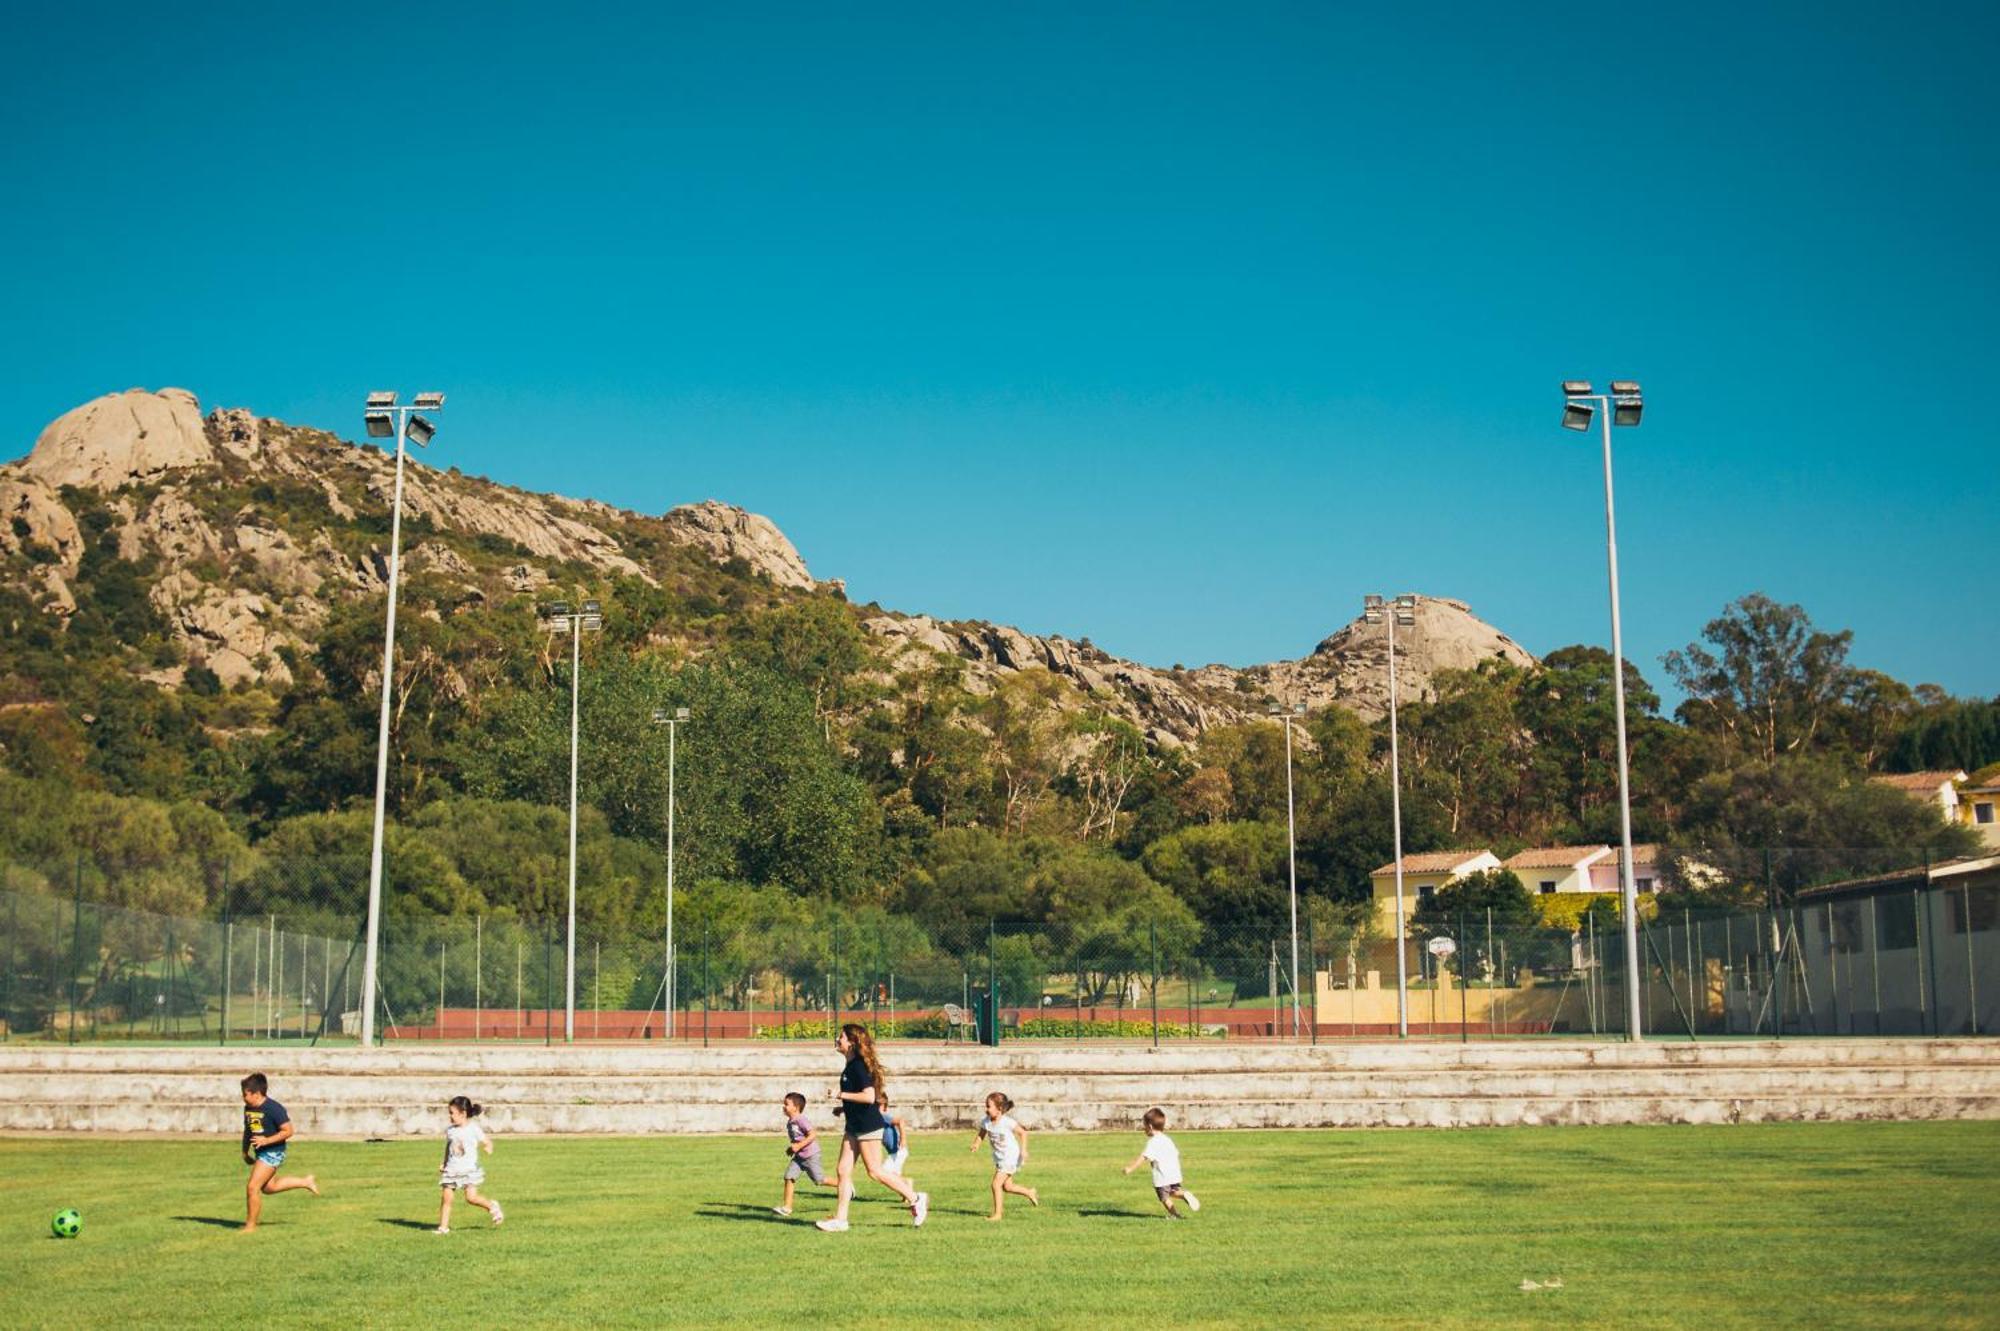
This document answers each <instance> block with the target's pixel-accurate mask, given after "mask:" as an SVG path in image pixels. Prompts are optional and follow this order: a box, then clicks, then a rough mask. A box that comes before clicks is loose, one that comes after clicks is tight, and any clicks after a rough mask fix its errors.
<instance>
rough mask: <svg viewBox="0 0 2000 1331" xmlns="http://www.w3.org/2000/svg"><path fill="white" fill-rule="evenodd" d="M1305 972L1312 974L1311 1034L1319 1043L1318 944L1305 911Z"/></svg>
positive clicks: (1307, 913) (1309, 917)
mask: <svg viewBox="0 0 2000 1331" xmlns="http://www.w3.org/2000/svg"><path fill="white" fill-rule="evenodd" d="M1306 962H1307V965H1306V974H1308V975H1310V976H1312V1036H1311V1041H1312V1043H1313V1044H1315V1045H1317V1044H1318V1043H1319V945H1318V944H1317V943H1315V942H1314V941H1313V917H1312V912H1311V911H1307V912H1306Z"/></svg>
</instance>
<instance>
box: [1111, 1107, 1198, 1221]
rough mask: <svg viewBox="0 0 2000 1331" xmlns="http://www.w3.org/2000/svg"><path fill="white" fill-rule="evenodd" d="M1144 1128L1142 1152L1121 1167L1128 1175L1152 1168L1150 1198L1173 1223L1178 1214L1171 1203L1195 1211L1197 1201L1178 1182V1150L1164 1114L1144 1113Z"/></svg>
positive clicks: (1159, 1112) (1196, 1198) (1179, 1177)
mask: <svg viewBox="0 0 2000 1331" xmlns="http://www.w3.org/2000/svg"><path fill="white" fill-rule="evenodd" d="M1141 1122H1142V1123H1143V1124H1144V1125H1145V1128H1146V1149H1145V1150H1143V1151H1141V1152H1139V1158H1138V1159H1136V1160H1134V1161H1133V1162H1132V1163H1131V1164H1129V1165H1127V1166H1125V1172H1126V1173H1128V1174H1129V1173H1131V1172H1132V1171H1133V1170H1135V1169H1137V1168H1138V1167H1139V1166H1140V1165H1143V1164H1148V1163H1150V1164H1151V1165H1152V1166H1153V1195H1154V1196H1156V1197H1158V1198H1159V1199H1160V1205H1162V1206H1164V1207H1166V1208H1167V1214H1168V1215H1169V1216H1170V1217H1172V1218H1173V1219H1175V1220H1178V1219H1180V1218H1181V1213H1180V1212H1179V1211H1177V1210H1175V1209H1174V1199H1175V1198H1176V1197H1178V1198H1179V1199H1180V1200H1182V1201H1184V1202H1186V1203H1187V1204H1188V1210H1190V1211H1199V1210H1200V1209H1201V1199H1200V1198H1198V1197H1196V1196H1195V1195H1194V1194H1193V1193H1191V1192H1189V1191H1188V1190H1187V1188H1186V1186H1185V1185H1184V1184H1183V1182H1182V1179H1181V1150H1180V1147H1178V1146H1176V1145H1174V1139H1173V1138H1172V1137H1169V1136H1168V1135H1167V1111H1166V1110H1164V1109H1148V1110H1147V1111H1146V1116H1145V1117H1144V1118H1143V1119H1142V1120H1141Z"/></svg>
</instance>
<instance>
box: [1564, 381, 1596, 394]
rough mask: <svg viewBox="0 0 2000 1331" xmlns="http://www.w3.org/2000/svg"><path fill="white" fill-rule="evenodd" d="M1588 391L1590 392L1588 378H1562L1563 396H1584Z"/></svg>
mask: <svg viewBox="0 0 2000 1331" xmlns="http://www.w3.org/2000/svg"><path fill="white" fill-rule="evenodd" d="M1589 392H1590V380H1588V379H1565V380H1563V396H1564V397H1584V396H1586V395H1588V394H1589Z"/></svg>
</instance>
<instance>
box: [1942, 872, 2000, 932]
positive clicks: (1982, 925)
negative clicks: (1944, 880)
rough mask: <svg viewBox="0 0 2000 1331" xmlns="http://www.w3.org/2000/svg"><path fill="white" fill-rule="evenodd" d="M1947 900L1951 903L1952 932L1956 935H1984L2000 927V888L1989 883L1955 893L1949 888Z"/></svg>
mask: <svg viewBox="0 0 2000 1331" xmlns="http://www.w3.org/2000/svg"><path fill="white" fill-rule="evenodd" d="M1945 900H1946V901H1949V902H1950V903H1951V906H1950V910H1951V931H1952V932H1953V933H1955V934H1963V933H1968V932H1969V933H1982V934H1983V933H1986V932H1988V931H1989V930H1991V929H1992V928H1994V926H1995V925H2000V886H1995V885H1993V884H1990V883H1989V884H1987V885H1985V886H1983V887H1974V888H1970V889H1967V888H1960V889H1958V890H1957V891H1955V892H1954V891H1952V890H1950V889H1949V888H1947V889H1946V890H1945ZM1968 922H1969V923H1968Z"/></svg>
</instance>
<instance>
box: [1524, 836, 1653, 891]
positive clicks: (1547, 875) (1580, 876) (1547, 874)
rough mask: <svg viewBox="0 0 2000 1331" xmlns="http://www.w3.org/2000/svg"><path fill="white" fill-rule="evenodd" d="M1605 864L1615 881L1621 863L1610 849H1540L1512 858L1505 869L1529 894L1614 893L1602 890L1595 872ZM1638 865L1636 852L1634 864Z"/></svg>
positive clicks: (1598, 847) (1582, 847) (1564, 847)
mask: <svg viewBox="0 0 2000 1331" xmlns="http://www.w3.org/2000/svg"><path fill="white" fill-rule="evenodd" d="M1606 863H1608V864H1609V865H1610V866H1611V876H1612V880H1613V881H1614V882H1615V881H1616V879H1617V871H1618V861H1617V858H1616V857H1615V856H1614V855H1613V854H1612V851H1611V847H1609V846H1541V847H1537V848H1535V849H1533V850H1524V851H1522V852H1521V853H1520V854H1518V855H1512V856H1509V857H1508V859H1507V861H1506V863H1505V864H1504V865H1503V866H1502V867H1503V868H1507V869H1512V870H1513V871H1514V876H1515V877H1516V878H1518V879H1520V880H1521V883H1522V885H1523V886H1525V887H1526V888H1527V889H1528V891H1530V892H1532V893H1535V894H1536V895H1539V896H1547V895H1549V894H1551V893H1555V892H1603V891H1606V890H1612V891H1615V890H1616V889H1615V888H1612V889H1606V888H1603V887H1599V886H1598V885H1597V882H1596V880H1595V878H1594V876H1593V870H1595V869H1596V868H1597V866H1598V865H1600V864H1606ZM1637 863H1638V856H1637V854H1636V853H1635V854H1634V856H1633V864H1634V865H1635V866H1636V865H1637Z"/></svg>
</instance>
